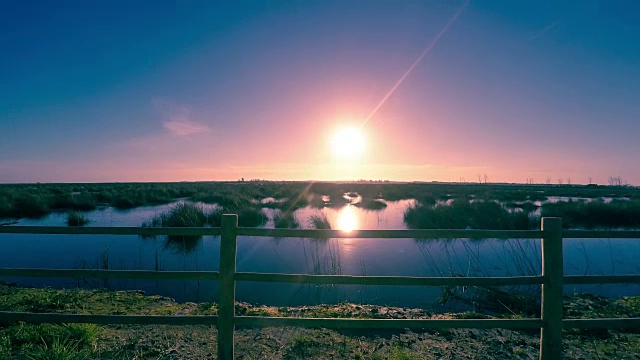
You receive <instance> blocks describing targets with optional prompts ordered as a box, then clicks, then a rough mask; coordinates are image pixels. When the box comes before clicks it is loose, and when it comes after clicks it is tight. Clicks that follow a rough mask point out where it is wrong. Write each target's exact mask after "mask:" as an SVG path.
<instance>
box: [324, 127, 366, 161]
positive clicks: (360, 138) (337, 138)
mask: <svg viewBox="0 0 640 360" xmlns="http://www.w3.org/2000/svg"><path fill="white" fill-rule="evenodd" d="M364 148H365V138H364V133H363V132H362V130H361V129H359V128H357V127H351V126H350V127H342V128H340V129H338V130H337V131H336V132H335V133H334V134H333V137H332V138H331V149H332V150H333V153H334V155H335V157H336V158H338V159H354V158H357V157H359V156H361V155H362V154H363V152H364Z"/></svg>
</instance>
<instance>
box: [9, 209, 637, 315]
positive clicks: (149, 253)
mask: <svg viewBox="0 0 640 360" xmlns="http://www.w3.org/2000/svg"><path fill="white" fill-rule="evenodd" d="M412 203H413V200H405V201H396V202H387V205H388V206H387V207H386V208H385V209H383V210H380V211H368V210H364V209H362V208H358V207H356V206H353V205H347V206H345V207H342V208H339V209H332V208H323V209H321V210H319V209H314V208H311V207H306V208H302V209H299V210H297V211H296V212H295V213H294V216H295V217H296V219H297V220H298V222H299V223H300V224H301V226H302V227H303V228H309V223H308V219H309V216H311V215H313V214H318V213H324V214H325V215H326V216H327V218H328V220H329V222H330V223H331V224H332V226H333V228H336V229H340V230H345V231H349V230H354V229H405V228H406V227H405V224H404V222H403V213H404V210H405V208H406V207H407V206H409V205H411V204H412ZM173 205H174V204H167V205H161V206H150V207H141V208H136V209H132V210H128V211H120V210H116V209H114V208H109V207H107V208H102V209H98V210H94V211H90V212H86V213H85V215H86V216H87V217H88V218H89V219H90V220H91V222H90V224H89V226H140V225H141V224H142V223H143V222H144V221H147V220H150V219H151V218H153V217H154V216H156V215H158V214H160V213H162V212H165V211H167V210H168V209H170V207H171V206H173ZM201 205H203V204H201ZM203 206H205V207H213V206H211V205H203ZM264 211H265V212H266V213H267V215H268V216H269V218H270V219H271V218H272V217H273V214H274V213H275V212H276V211H277V210H272V209H266V208H265V209H264ZM17 225H39V226H66V214H65V213H53V214H50V215H48V216H46V217H44V218H41V219H37V220H33V219H21V220H19V221H18V222H17ZM266 227H273V221H272V220H270V221H269V222H268V223H267V224H266ZM185 245H186V246H185ZM219 247H220V238H219V237H212V236H205V237H203V238H202V239H201V240H199V241H197V242H195V243H191V244H180V243H179V242H178V243H176V242H168V241H167V240H166V239H165V238H164V237H156V238H151V239H143V238H140V237H138V236H113V235H26V234H20V235H16V234H0V267H8V268H53V269H73V268H75V269H82V268H94V269H95V268H106V267H108V268H109V269H119V270H120V269H121V270H133V269H139V270H205V271H216V270H218V269H219ZM540 263H541V253H540V241H539V240H536V239H533V240H506V241H505V240H497V239H486V240H465V239H455V240H416V239H349V238H346V239H328V240H315V239H274V238H264V237H239V238H238V258H237V269H238V271H247V272H273V273H301V274H342V275H399V276H403V275H406V276H456V275H464V276H515V275H536V274H540ZM564 266H565V273H566V274H569V275H584V274H589V275H605V274H638V273H640V240H623V239H620V240H618V239H584V240H582V239H567V240H565V241H564ZM1 280H4V281H13V282H18V283H19V284H21V285H28V286H52V287H57V288H63V287H76V286H82V287H107V288H110V289H131V290H133V289H140V290H144V291H145V292H147V293H148V294H158V295H163V296H169V297H172V298H175V299H176V300H178V301H194V302H198V301H216V300H217V297H218V287H217V282H216V281H177V280H176V281H173V280H169V281H168V280H162V281H147V280H83V279H40V278H36V279H34V278H2V279H1ZM585 291H587V292H591V293H595V294H600V295H604V296H624V295H640V286H639V285H597V286H593V285H590V286H566V287H565V292H566V293H567V294H572V293H577V292H585ZM441 294H442V291H441V289H440V288H437V287H410V286H360V285H342V286H329V285H324V286H317V285H291V284H278V283H257V282H255V283H254V282H239V283H238V285H237V300H238V301H245V302H250V303H258V304H266V305H274V306H286V305H290V306H293V305H302V304H319V303H337V302H340V301H351V302H356V303H369V304H379V305H394V306H406V307H413V306H426V307H435V304H436V303H437V301H438V299H439V297H440V295H441Z"/></svg>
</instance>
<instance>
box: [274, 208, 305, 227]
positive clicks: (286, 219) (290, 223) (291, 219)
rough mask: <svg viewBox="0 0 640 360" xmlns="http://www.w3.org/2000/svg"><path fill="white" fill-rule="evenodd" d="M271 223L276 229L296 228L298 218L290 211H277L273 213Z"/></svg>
mask: <svg viewBox="0 0 640 360" xmlns="http://www.w3.org/2000/svg"><path fill="white" fill-rule="evenodd" d="M273 225H274V227H275V228H276V229H297V228H299V227H300V224H299V223H298V220H296V218H295V216H293V213H291V212H278V213H276V214H275V215H273Z"/></svg>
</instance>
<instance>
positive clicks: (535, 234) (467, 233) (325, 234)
mask: <svg viewBox="0 0 640 360" xmlns="http://www.w3.org/2000/svg"><path fill="white" fill-rule="evenodd" d="M238 235H243V236H265V237H278V238H288V237H293V238H320V239H328V238H351V239H355V238H389V239H394V238H416V239H429V238H433V239H457V238H460V239H465V238H469V239H539V238H541V237H542V232H541V231H539V230H353V231H350V232H345V231H342V230H307V229H263V228H238Z"/></svg>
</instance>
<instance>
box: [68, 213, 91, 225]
mask: <svg viewBox="0 0 640 360" xmlns="http://www.w3.org/2000/svg"><path fill="white" fill-rule="evenodd" d="M88 223H89V218H87V217H86V216H84V215H83V214H82V213H80V212H78V211H69V213H68V214H67V225H68V226H85V225H87V224H88Z"/></svg>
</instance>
